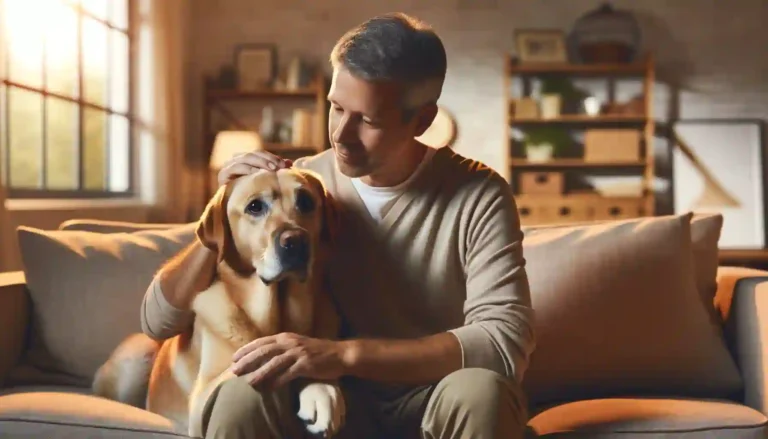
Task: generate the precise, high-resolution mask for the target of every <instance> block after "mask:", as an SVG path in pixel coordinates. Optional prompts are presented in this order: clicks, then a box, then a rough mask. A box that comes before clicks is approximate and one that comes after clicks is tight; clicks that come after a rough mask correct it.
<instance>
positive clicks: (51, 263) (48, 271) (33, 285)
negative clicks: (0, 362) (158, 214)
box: [10, 224, 194, 384]
mask: <svg viewBox="0 0 768 439" xmlns="http://www.w3.org/2000/svg"><path fill="white" fill-rule="evenodd" d="M193 237H194V224H190V225H185V226H182V227H176V228H172V229H168V230H143V231H139V232H134V233H112V234H101V233H94V232H87V231H61V230H56V231H45V230H39V229H34V228H31V227H19V228H18V241H19V248H20V250H21V257H22V261H23V264H24V272H25V276H26V280H27V286H28V289H29V292H30V297H31V300H32V305H33V306H32V333H31V337H30V341H31V345H30V347H29V349H28V350H27V352H26V355H25V357H24V359H23V363H22V365H21V366H20V367H19V368H18V371H17V372H18V373H13V372H12V373H11V376H10V380H11V381H12V382H16V383H23V382H47V383H50V384H55V383H61V384H72V383H76V384H86V383H89V382H90V380H91V379H92V377H93V374H94V373H95V372H96V370H97V369H98V367H99V366H100V365H101V364H102V363H103V362H104V361H105V360H106V359H107V357H108V356H109V354H110V353H111V351H112V350H113V349H114V348H115V347H116V346H117V345H118V343H119V342H120V341H121V340H122V339H123V338H125V337H126V336H128V335H129V334H131V333H134V332H140V331H141V321H140V314H139V311H140V305H141V301H142V299H143V297H144V294H145V292H146V290H147V287H148V286H149V284H150V283H151V281H152V277H153V276H154V274H155V273H156V272H157V270H158V269H159V268H160V267H161V265H162V264H163V263H164V262H165V261H167V260H168V259H169V258H171V257H172V256H174V255H175V254H177V253H178V252H179V251H181V249H182V248H184V247H185V246H186V245H188V244H189V243H190V242H191V241H192V239H193ZM35 370H36V371H38V372H41V374H45V375H47V377H46V378H45V379H42V378H41V377H40V376H39V375H40V374H37V375H36V374H34V373H32V372H33V371H35ZM31 371H32V372H31ZM64 377H67V378H66V379H65V378H64ZM25 378H27V379H25Z"/></svg>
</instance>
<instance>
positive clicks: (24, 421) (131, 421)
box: [0, 387, 188, 439]
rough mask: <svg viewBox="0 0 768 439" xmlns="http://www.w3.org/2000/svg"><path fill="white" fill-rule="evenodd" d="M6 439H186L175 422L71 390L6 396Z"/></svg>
mask: <svg viewBox="0 0 768 439" xmlns="http://www.w3.org/2000/svg"><path fill="white" fill-rule="evenodd" d="M0 437H41V438H43V437H44V438H50V439H55V438H72V437H88V438H121V439H122V438H126V439H130V438H174V439H178V438H186V437H188V436H187V435H186V434H181V433H180V432H175V431H174V427H173V424H172V422H171V421H170V420H168V419H166V418H164V417H162V416H159V415H156V414H153V413H150V412H148V411H146V410H140V409H138V408H136V407H132V406H129V405H126V404H121V403H119V402H115V401H110V400H107V399H104V398H99V397H95V396H92V395H89V394H87V392H86V391H85V390H82V389H77V388H71V387H49V388H46V387H29V388H25V387H20V388H16V389H10V390H9V391H5V392H3V393H2V394H0Z"/></svg>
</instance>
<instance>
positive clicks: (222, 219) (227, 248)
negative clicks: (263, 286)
mask: <svg viewBox="0 0 768 439" xmlns="http://www.w3.org/2000/svg"><path fill="white" fill-rule="evenodd" d="M231 192H232V183H231V182H230V183H227V184H225V185H222V186H221V187H219V189H218V190H217V191H216V193H215V194H214V195H213V197H212V198H211V200H210V201H209V202H208V205H207V206H205V210H204V211H203V214H202V215H201V217H200V221H199V222H198V224H197V230H196V234H197V237H198V239H199V240H200V242H202V244H203V245H204V246H206V247H208V249H210V250H211V251H213V252H216V254H217V259H216V262H217V263H221V262H226V263H227V265H229V266H230V267H231V268H232V269H233V270H235V272H237V273H238V274H240V275H243V276H245V275H249V274H251V273H253V271H254V268H253V267H252V266H250V265H249V264H246V263H245V261H243V259H242V257H240V253H238V251H237V247H235V241H234V238H233V237H232V229H231V227H230V224H229V216H228V215H227V203H228V201H229V195H230V194H231Z"/></svg>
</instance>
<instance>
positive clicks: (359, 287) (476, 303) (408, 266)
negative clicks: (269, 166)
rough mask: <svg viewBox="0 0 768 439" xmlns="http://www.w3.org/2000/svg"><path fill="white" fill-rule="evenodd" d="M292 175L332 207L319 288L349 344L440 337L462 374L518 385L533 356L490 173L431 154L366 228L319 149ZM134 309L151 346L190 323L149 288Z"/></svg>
mask: <svg viewBox="0 0 768 439" xmlns="http://www.w3.org/2000/svg"><path fill="white" fill-rule="evenodd" d="M295 166H298V167H302V168H308V169H311V170H314V171H316V172H318V173H320V174H321V175H322V177H323V178H324V180H325V183H326V185H327V186H328V189H329V191H330V192H331V194H332V195H333V196H334V198H335V199H336V201H337V202H338V204H339V205H340V206H342V210H341V217H342V224H341V227H340V230H341V231H342V233H341V236H340V239H339V242H338V245H339V251H338V252H337V253H338V254H337V255H335V257H334V260H333V262H332V266H331V267H330V272H331V279H330V281H331V288H332V292H333V294H334V295H335V298H336V300H337V303H338V305H339V307H340V309H341V312H342V314H343V316H344V318H345V319H346V323H347V325H348V327H347V330H348V331H349V336H356V337H376V338H388V337H391V338H406V337H421V336H426V335H430V334H434V333H437V332H441V331H451V332H452V333H453V334H455V336H456V337H457V338H458V340H459V342H460V344H461V346H462V351H463V365H464V367H481V368H487V369H491V370H493V371H496V372H498V373H500V374H502V375H506V376H509V377H513V378H515V379H516V380H518V381H520V380H521V379H522V376H523V373H524V371H525V369H526V367H527V365H528V360H529V356H530V354H531V352H532V351H533V348H534V334H533V311H532V309H531V297H530V291H529V286H528V278H527V276H526V272H525V268H524V259H523V246H522V240H523V235H522V232H521V230H520V222H519V217H518V213H517V208H516V205H515V201H514V199H513V196H512V190H511V188H510V186H509V184H508V183H507V182H506V181H505V180H504V179H503V178H502V177H501V176H500V175H499V174H497V173H496V172H495V171H493V170H492V169H490V168H488V167H486V166H484V165H482V164H481V163H479V162H476V161H472V160H469V159H467V158H464V157H462V156H460V155H458V154H457V153H455V152H454V151H452V150H450V149H448V148H442V149H440V150H438V151H437V153H436V154H435V155H434V157H433V158H432V160H431V161H430V162H429V164H428V165H427V166H426V168H425V169H424V170H423V171H422V172H421V173H420V174H419V175H418V176H417V178H416V179H415V180H414V182H413V183H412V185H411V186H410V188H409V190H407V191H406V192H405V193H404V194H403V195H401V196H400V198H398V199H397V201H396V202H395V203H394V204H393V206H392V208H391V209H390V210H389V211H388V212H387V214H386V216H384V218H383V219H382V221H381V222H376V221H374V220H373V219H372V218H371V217H370V214H369V213H368V211H367V210H366V208H365V205H364V204H363V201H362V200H361V199H360V197H359V196H358V195H357V192H356V191H355V188H354V186H353V185H352V182H351V180H350V179H349V178H348V177H346V176H344V175H343V174H341V173H340V172H338V170H337V168H336V166H335V160H334V156H333V153H332V152H331V151H325V152H323V153H321V154H319V155H316V156H313V157H309V158H302V159H299V160H298V161H296V163H295ZM142 309H143V311H142V326H143V328H144V332H145V333H147V334H148V335H150V336H152V337H154V338H167V337H170V336H172V335H174V334H176V333H178V332H179V331H180V330H181V329H182V328H183V327H184V326H185V325H187V324H189V322H190V320H191V317H190V315H189V313H185V312H182V311H180V310H177V309H174V308H173V307H172V306H170V304H169V303H168V302H167V300H164V297H163V296H162V292H161V291H160V288H159V283H157V282H154V283H153V285H151V286H150V288H149V289H148V291H147V295H146V297H145V300H144V304H143V308H142Z"/></svg>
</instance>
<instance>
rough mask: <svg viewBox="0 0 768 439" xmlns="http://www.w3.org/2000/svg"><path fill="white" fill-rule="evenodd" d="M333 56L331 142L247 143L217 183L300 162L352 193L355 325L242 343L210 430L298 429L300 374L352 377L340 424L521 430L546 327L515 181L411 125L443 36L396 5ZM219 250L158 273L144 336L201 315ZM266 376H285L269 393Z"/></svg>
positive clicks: (350, 285) (428, 111)
mask: <svg viewBox="0 0 768 439" xmlns="http://www.w3.org/2000/svg"><path fill="white" fill-rule="evenodd" d="M331 62H332V65H333V79H332V85H331V88H330V92H329V95H328V98H329V100H330V103H331V109H330V114H329V124H328V125H329V136H330V140H331V143H332V146H333V147H332V148H331V149H330V150H328V151H324V152H323V153H320V154H318V155H316V156H313V157H309V158H302V159H300V160H297V162H296V163H295V164H292V163H290V162H289V161H287V160H283V159H281V158H279V157H276V156H274V155H272V154H269V153H266V152H259V153H252V154H246V155H241V156H238V157H235V158H233V159H232V160H231V161H230V162H229V164H228V165H227V166H226V167H225V168H224V169H223V170H222V171H221V173H220V175H219V182H220V183H225V182H226V181H229V180H230V179H233V178H237V177H239V176H241V175H244V174H248V173H250V172H254V171H256V170H259V169H272V170H275V169H278V168H280V167H285V166H292V165H293V166H298V167H306V168H309V169H312V170H314V171H316V172H318V173H320V174H321V176H322V177H323V179H324V181H325V183H326V184H327V185H328V188H329V191H330V192H331V194H332V195H333V197H334V198H335V200H336V202H337V203H338V204H339V205H340V206H341V208H342V209H341V221H342V223H341V233H340V237H339V242H338V252H336V253H337V254H336V255H335V256H334V259H333V262H332V266H331V267H330V272H331V273H330V283H331V285H330V286H331V292H332V293H333V294H334V296H335V299H336V301H337V304H338V306H339V310H340V311H341V313H342V315H343V317H344V319H345V323H346V326H347V331H346V332H347V334H346V335H347V338H345V339H344V340H342V341H329V340H317V339H312V338H308V337H302V336H298V335H295V334H283V335H282V336H280V337H266V338H264V339H260V340H255V341H254V342H252V343H251V344H249V345H248V346H246V347H245V348H244V349H242V350H241V352H238V353H237V354H236V355H235V358H234V359H233V363H234V364H233V368H234V370H235V373H236V374H238V375H240V378H241V379H238V380H231V381H229V382H227V383H225V384H223V385H222V386H221V387H220V388H219V390H218V391H217V393H216V394H215V395H214V396H212V397H211V401H210V402H209V404H208V406H207V408H206V418H205V419H206V424H207V430H206V437H216V438H218V437H227V438H246V437H248V438H250V437H255V435H256V433H257V432H258V433H259V434H261V435H265V434H266V435H269V437H272V438H279V437H294V435H296V437H298V435H300V434H301V433H300V432H301V425H300V424H299V420H298V418H297V417H296V413H295V406H292V405H291V404H292V401H291V399H290V397H289V395H287V393H286V392H285V390H284V389H285V388H286V386H284V385H283V384H284V383H286V382H289V381H290V380H292V379H294V378H297V377H308V378H319V379H325V378H341V379H342V380H343V383H344V386H345V392H348V395H347V397H348V398H350V400H349V401H348V402H347V407H348V411H347V417H346V426H345V427H344V429H343V430H342V432H341V436H342V437H354V438H357V437H360V438H362V437H374V434H375V433H374V432H378V434H381V435H383V436H382V437H428V438H449V437H450V438H456V437H462V438H470V437H471V438H504V439H510V438H519V437H522V436H523V431H524V428H525V424H526V421H527V419H526V418H527V410H526V403H525V399H524V397H523V395H522V392H521V390H520V381H521V380H522V377H523V373H524V371H525V368H526V367H527V364H528V359H529V356H530V354H531V353H532V351H533V349H534V334H533V322H532V319H533V312H532V309H531V300H530V293H529V287H528V280H527V277H526V273H525V269H524V259H523V253H522V239H523V237H522V233H521V230H520V222H519V218H518V215H517V209H516V206H515V202H514V199H513V197H512V192H511V189H510V187H509V185H508V184H507V182H506V181H505V180H504V179H503V178H502V177H501V176H499V175H498V174H497V173H495V172H494V171H492V170H491V169H490V168H488V167H486V166H483V165H482V164H480V163H478V162H475V161H471V160H468V159H466V158H464V157H462V156H460V155H458V154H456V153H454V152H453V151H451V150H450V149H448V148H441V149H433V148H430V147H427V146H425V145H423V144H421V143H419V142H417V141H416V140H415V139H414V138H415V137H418V136H419V135H421V134H422V133H423V132H424V131H425V130H426V129H427V128H428V127H429V125H430V124H431V122H432V120H433V118H434V116H435V114H436V111H437V104H436V103H437V100H438V98H439V97H440V93H441V90H442V85H443V81H444V78H445V74H446V54H445V49H444V47H443V45H442V42H441V41H440V39H439V37H438V36H437V35H436V34H435V33H434V32H433V31H432V30H431V29H430V28H429V27H428V26H426V25H425V24H423V23H421V22H419V21H417V20H415V19H413V18H411V17H408V16H406V15H403V14H389V15H385V16H380V17H376V18H374V19H371V20H369V21H367V22H365V23H363V24H362V25H360V26H358V27H356V28H354V29H352V30H351V31H349V32H348V33H347V34H345V35H344V36H343V37H342V38H341V39H340V40H339V41H338V43H337V45H336V46H335V48H334V49H333V52H332V55H331ZM214 256H215V255H212V254H210V252H209V251H207V250H206V249H205V248H204V247H203V246H202V245H200V244H199V243H195V244H193V245H192V246H190V247H189V248H188V249H186V250H185V251H184V252H182V254H180V255H179V256H178V257H177V258H175V259H174V260H173V261H172V262H170V263H169V264H168V265H167V266H166V267H164V268H163V269H162V270H161V271H160V272H159V273H158V274H157V276H156V278H155V280H154V281H153V284H152V285H151V286H150V288H149V290H148V292H147V296H146V297H145V301H144V305H143V314H142V322H143V327H144V331H145V332H146V333H147V334H148V335H150V336H152V337H154V338H167V337H170V336H172V335H174V334H176V333H178V332H179V331H180V330H181V329H183V328H184V327H185V325H188V324H189V321H190V319H191V318H192V317H191V313H190V311H189V310H188V306H189V302H190V299H191V297H193V295H194V294H195V292H196V291H199V290H201V289H203V288H204V287H206V286H207V285H209V284H210V282H211V274H212V273H213V264H214ZM259 383H273V385H274V387H273V388H271V390H266V391H265V390H262V391H261V392H259V391H257V390H255V389H254V387H253V386H254V385H255V384H259ZM259 437H265V436H259Z"/></svg>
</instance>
